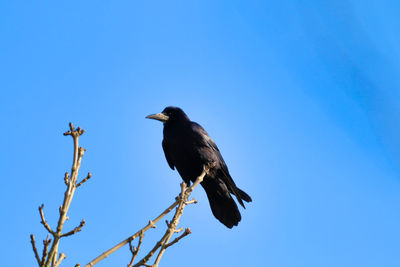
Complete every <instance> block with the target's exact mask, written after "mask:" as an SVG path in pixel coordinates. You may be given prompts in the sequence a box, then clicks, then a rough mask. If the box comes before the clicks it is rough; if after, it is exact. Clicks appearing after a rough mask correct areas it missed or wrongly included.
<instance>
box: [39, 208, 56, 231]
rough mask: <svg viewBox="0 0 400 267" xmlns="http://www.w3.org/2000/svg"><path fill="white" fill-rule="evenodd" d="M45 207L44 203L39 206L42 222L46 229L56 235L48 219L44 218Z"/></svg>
mask: <svg viewBox="0 0 400 267" xmlns="http://www.w3.org/2000/svg"><path fill="white" fill-rule="evenodd" d="M43 207H44V204H42V205H41V206H40V207H39V213H40V218H41V219H42V221H41V222H40V223H41V224H43V226H44V228H46V230H47V231H48V232H49V233H50V234H52V235H54V231H53V230H51V228H50V225H49V224H48V223H47V221H46V219H45V218H44V212H43Z"/></svg>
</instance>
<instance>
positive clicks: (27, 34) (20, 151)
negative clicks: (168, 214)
mask: <svg viewBox="0 0 400 267" xmlns="http://www.w3.org/2000/svg"><path fill="white" fill-rule="evenodd" d="M399 12H400V3H399V2H398V1H389V0H387V1H377V0H374V1H372V0H364V1H344V0H339V1H300V0H298V1H288V0H282V1H246V2H244V1H167V2H166V1H112V2H99V1H68V2H60V1H56V2H54V1H3V2H1V3H0V33H1V35H0V62H1V63H0V88H1V91H2V94H1V97H0V116H1V124H2V138H1V141H0V145H1V147H2V153H0V164H1V169H2V177H3V179H2V181H3V182H2V188H3V190H2V194H0V203H2V204H1V205H0V214H1V216H2V218H3V219H2V220H1V222H0V226H1V227H0V229H1V236H2V240H3V241H2V242H1V243H0V249H1V251H2V254H3V255H5V256H3V258H2V265H3V266H34V265H35V259H34V256H33V252H32V249H31V247H30V242H29V234H30V233H33V234H35V236H36V239H37V240H41V239H43V238H44V237H45V234H46V232H45V230H44V228H43V227H42V225H41V224H40V223H39V220H40V219H39V214H38V212H37V207H38V206H39V205H40V204H41V203H44V204H45V212H46V216H47V219H48V221H49V223H50V224H51V225H52V226H53V227H55V223H56V220H57V216H58V206H59V205H60V204H61V201H62V196H63V192H64V189H65V188H64V184H63V173H64V172H65V171H67V170H69V168H70V165H71V160H72V141H71V140H70V138H66V137H63V136H62V133H63V132H64V131H66V130H67V127H68V122H70V121H72V122H73V123H74V124H75V125H80V126H81V127H83V128H84V129H86V131H87V132H86V133H85V134H84V135H83V136H82V138H81V144H82V146H84V147H85V148H86V149H87V152H86V154H85V157H84V159H83V167H82V169H81V177H84V175H85V174H86V173H87V172H88V171H91V172H92V174H93V178H92V180H90V181H89V182H88V183H86V184H85V185H84V186H83V187H82V188H79V189H78V191H77V193H76V195H75V198H74V200H73V202H72V205H71V209H70V214H69V217H70V221H69V222H68V223H67V224H66V228H65V229H72V228H73V227H75V226H76V225H78V224H79V221H80V220H81V219H82V218H85V220H86V226H85V227H84V229H83V231H82V232H81V233H79V234H77V235H75V236H73V237H70V238H66V239H65V240H63V241H62V243H61V247H60V250H61V251H62V252H65V253H66V254H67V259H66V260H65V261H64V263H63V265H62V266H73V265H74V264H75V263H77V262H79V263H81V264H85V263H87V262H89V261H90V260H91V259H93V258H94V257H96V256H98V255H99V254H100V253H101V252H103V251H104V250H106V249H108V248H110V247H111V246H113V245H114V244H116V243H118V242H119V241H121V240H123V239H124V238H125V237H127V236H128V235H129V234H132V233H134V232H136V230H137V229H139V228H141V227H142V226H143V225H145V224H146V223H147V221H148V220H149V219H151V218H153V217H154V216H156V215H158V213H159V212H160V211H162V210H163V209H164V208H165V207H167V206H168V205H169V204H170V203H171V202H172V201H173V199H174V197H175V196H176V195H177V193H178V192H179V183H180V181H181V179H180V177H179V175H178V173H177V172H173V171H172V170H170V169H169V167H168V165H167V163H166V161H165V159H164V155H163V152H162V148H161V139H162V125H161V124H160V123H156V122H154V121H150V120H146V119H144V117H145V116H146V115H148V114H151V113H155V112H159V111H161V110H162V109H163V108H164V107H165V106H168V105H176V106H180V107H181V108H183V109H184V110H185V111H186V113H187V114H188V115H189V117H190V118H191V119H192V120H194V121H197V122H199V123H200V124H201V125H202V126H203V127H204V128H205V129H206V130H207V131H208V133H209V134H210V136H211V137H212V138H213V139H214V141H215V142H216V143H217V144H218V146H219V148H220V150H221V152H222V154H223V156H224V158H225V161H226V162H227V164H228V166H229V168H230V171H231V174H232V176H233V178H234V179H235V181H236V183H237V184H238V185H239V187H241V188H242V189H244V190H245V191H246V192H248V193H249V194H250V195H251V196H252V197H253V200H254V201H253V203H250V204H249V205H247V209H246V210H242V216H243V219H242V222H241V223H240V224H239V227H236V228H234V229H232V230H229V229H227V228H225V227H224V226H223V225H222V224H220V223H219V222H218V221H217V220H216V219H215V218H214V217H213V216H212V214H211V211H210V209H209V205H208V201H207V199H206V196H205V194H204V192H203V190H202V189H201V188H198V189H197V190H196V191H195V192H194V196H195V197H196V199H198V200H199V202H200V203H199V204H197V205H195V206H190V207H188V208H187V209H186V211H185V214H184V216H183V218H182V220H181V225H182V226H183V227H190V228H191V229H192V232H193V233H192V234H191V235H190V236H188V237H186V238H185V239H183V240H181V242H180V243H178V244H177V245H175V246H174V247H171V248H170V249H168V251H167V252H166V254H165V256H164V257H163V260H162V264H161V266H185V265H190V266H274V267H320V266H324V267H330V266H332V267H337V266H351V267H354V266H360V267H361V266H362V267H369V266H384V267H391V266H393V267H395V266H396V267H397V266H400V258H399V256H398V253H399V250H400V242H399V240H400V228H399V225H400V214H399V206H400V194H399V192H400V177H399V174H400V152H399V151H400V119H399V118H400V104H399V103H400V102H399V99H400V90H399V85H400V80H399V79H400V78H399V77H400V76H399V70H400V64H399V62H400V60H399V56H400V46H399V43H400V40H399V38H400V35H399V34H398V29H399V28H400V19H399V16H398V14H399ZM161 226H163V224H161V225H160V227H159V228H157V229H155V230H152V231H149V232H148V234H146V236H145V239H144V243H143V246H142V248H143V252H145V251H146V250H148V249H149V248H151V247H152V245H153V244H154V242H155V241H156V239H157V238H158V237H159V236H161V234H162V231H163V229H164V228H163V227H161ZM140 255H143V254H140ZM140 255H139V256H140ZM128 261H129V251H128V248H123V249H121V250H120V251H118V252H117V253H115V254H113V255H112V256H110V257H109V258H107V259H106V260H104V261H103V262H102V263H100V264H98V266H126V264H127V263H128ZM189 263H190V264H189Z"/></svg>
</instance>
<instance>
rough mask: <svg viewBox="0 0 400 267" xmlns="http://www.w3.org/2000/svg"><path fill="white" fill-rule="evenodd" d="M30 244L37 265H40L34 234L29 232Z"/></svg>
mask: <svg viewBox="0 0 400 267" xmlns="http://www.w3.org/2000/svg"><path fill="white" fill-rule="evenodd" d="M31 244H32V249H33V252H34V253H35V258H36V261H37V263H38V264H39V266H40V264H41V260H40V257H39V253H38V251H37V249H36V242H35V236H34V235H32V234H31Z"/></svg>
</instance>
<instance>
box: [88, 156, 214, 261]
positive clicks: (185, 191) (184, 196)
mask: <svg viewBox="0 0 400 267" xmlns="http://www.w3.org/2000/svg"><path fill="white" fill-rule="evenodd" d="M214 166H215V162H213V163H210V164H209V165H207V166H204V168H203V172H202V173H201V174H200V176H199V177H197V179H196V181H195V182H194V183H193V184H192V185H191V186H190V187H186V183H185V182H183V183H182V184H181V194H179V196H178V197H177V198H176V200H175V202H174V203H172V204H171V205H170V206H169V207H168V208H167V209H165V210H164V211H163V212H162V213H161V214H160V215H159V216H158V217H157V218H155V219H154V220H153V221H149V223H148V224H147V225H146V226H145V227H143V228H142V229H140V230H139V231H138V232H136V233H135V234H134V235H132V236H130V237H128V238H126V239H125V240H123V241H122V242H120V243H119V244H117V245H115V246H114V247H112V248H110V249H109V250H107V251H105V252H103V253H102V254H101V255H100V256H98V257H97V258H95V259H94V260H92V261H91V262H89V263H88V264H86V265H85V267H92V266H94V265H95V264H97V263H99V262H100V261H101V260H103V259H105V258H106V257H108V256H109V255H111V254H112V253H114V252H115V251H117V250H118V249H120V248H121V247H123V246H125V245H126V244H127V243H129V242H130V241H132V240H133V239H135V238H137V237H138V236H139V235H140V233H144V232H146V231H147V230H149V229H150V228H152V227H155V224H156V223H157V222H158V221H160V220H161V219H162V218H163V217H164V216H165V215H167V214H168V213H169V212H170V211H171V210H172V209H173V208H175V207H176V206H178V208H177V210H176V213H175V215H174V218H173V219H172V222H173V223H171V225H172V226H171V227H169V228H168V230H167V232H166V233H165V235H164V236H163V238H161V240H160V241H158V242H157V244H156V245H155V247H154V248H153V249H152V250H151V251H150V252H149V253H148V254H147V255H146V256H145V257H144V258H143V259H142V260H141V261H140V262H139V263H141V262H142V261H144V260H145V259H146V258H147V257H149V258H148V260H149V259H150V258H151V257H152V256H153V254H154V253H155V251H157V249H158V248H159V247H160V246H165V244H167V243H168V241H169V239H170V238H171V236H172V234H173V233H174V232H175V230H176V227H177V225H178V222H179V218H180V216H182V212H183V208H184V207H185V206H186V204H185V203H186V202H189V203H187V204H190V203H195V202H194V201H187V200H188V197H189V196H190V193H191V192H192V191H193V189H194V188H195V187H196V186H197V185H198V184H199V183H201V182H202V181H203V179H204V177H205V176H206V174H207V173H208V172H209V170H210V169H211V168H213V167H214ZM183 184H184V185H183ZM178 211H180V212H179V216H178V215H177V213H178ZM169 231H170V232H171V233H170V232H169ZM175 243H176V242H175ZM164 250H165V248H164ZM160 252H161V251H160ZM162 253H164V252H162ZM162 253H161V255H160V254H159V256H158V257H157V258H158V261H159V260H160V259H161V256H162ZM148 260H146V261H144V262H143V263H141V265H144V264H145V262H147V261H148ZM139 263H138V264H139ZM138 264H135V265H134V266H139V265H138ZM155 266H156V265H155Z"/></svg>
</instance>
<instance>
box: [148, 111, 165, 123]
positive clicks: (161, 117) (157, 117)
mask: <svg viewBox="0 0 400 267" xmlns="http://www.w3.org/2000/svg"><path fill="white" fill-rule="evenodd" d="M146 119H153V120H158V121H162V122H164V123H165V122H166V121H167V120H168V119H169V117H168V116H167V115H165V114H163V113H157V114H151V115H149V116H147V117H146Z"/></svg>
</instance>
